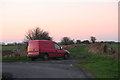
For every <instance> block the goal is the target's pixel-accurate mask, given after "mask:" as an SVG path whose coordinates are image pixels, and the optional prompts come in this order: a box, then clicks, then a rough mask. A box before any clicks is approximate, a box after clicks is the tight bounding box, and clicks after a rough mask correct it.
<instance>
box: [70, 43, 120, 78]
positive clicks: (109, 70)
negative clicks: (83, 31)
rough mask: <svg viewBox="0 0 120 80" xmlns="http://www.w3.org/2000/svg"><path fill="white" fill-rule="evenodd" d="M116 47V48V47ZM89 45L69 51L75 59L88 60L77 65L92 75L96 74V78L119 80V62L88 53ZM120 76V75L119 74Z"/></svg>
mask: <svg viewBox="0 0 120 80" xmlns="http://www.w3.org/2000/svg"><path fill="white" fill-rule="evenodd" d="M115 47H116V46H115ZM88 49H89V45H80V46H77V47H75V48H71V49H68V50H69V51H70V52H71V55H72V56H73V57H75V58H85V57H88V59H85V60H82V61H79V64H76V65H77V66H79V67H82V68H84V69H86V70H88V71H90V72H91V73H93V74H94V76H95V77H96V78H118V77H119V76H118V63H119V65H120V62H118V60H116V59H114V58H111V57H108V56H107V55H102V54H93V53H90V52H88ZM119 75H120V73H119Z"/></svg>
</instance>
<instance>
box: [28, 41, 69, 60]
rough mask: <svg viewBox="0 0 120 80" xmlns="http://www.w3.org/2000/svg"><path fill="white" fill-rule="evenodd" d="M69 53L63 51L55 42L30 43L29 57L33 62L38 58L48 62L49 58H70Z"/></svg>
mask: <svg viewBox="0 0 120 80" xmlns="http://www.w3.org/2000/svg"><path fill="white" fill-rule="evenodd" d="M69 55H70V53H69V51H67V50H64V49H62V47H61V46H60V45H59V44H57V43H56V42H54V41H50V40H31V41H29V42H28V54H27V56H28V57H29V58H31V60H32V61H33V60H35V59H36V58H38V57H42V58H43V59H44V60H47V59H48V58H49V57H56V58H57V57H63V58H64V59H68V58H69Z"/></svg>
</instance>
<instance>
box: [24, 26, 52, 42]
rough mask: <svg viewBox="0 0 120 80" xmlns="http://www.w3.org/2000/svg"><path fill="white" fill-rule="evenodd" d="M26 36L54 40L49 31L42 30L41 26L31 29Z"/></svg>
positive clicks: (33, 38)
mask: <svg viewBox="0 0 120 80" xmlns="http://www.w3.org/2000/svg"><path fill="white" fill-rule="evenodd" d="M25 38H26V39H27V41H28V40H52V37H50V36H49V33H48V32H47V31H43V30H41V29H40V28H39V27H36V28H34V29H31V30H29V31H28V32H27V33H26V35H25Z"/></svg>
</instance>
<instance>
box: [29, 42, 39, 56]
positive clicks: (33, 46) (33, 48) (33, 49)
mask: <svg viewBox="0 0 120 80" xmlns="http://www.w3.org/2000/svg"><path fill="white" fill-rule="evenodd" d="M28 55H39V41H29V43H28Z"/></svg>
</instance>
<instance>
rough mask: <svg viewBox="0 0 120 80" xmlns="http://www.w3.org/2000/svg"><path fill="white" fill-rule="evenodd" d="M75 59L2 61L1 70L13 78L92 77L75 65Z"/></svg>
mask: <svg viewBox="0 0 120 80" xmlns="http://www.w3.org/2000/svg"><path fill="white" fill-rule="evenodd" d="M74 63H75V60H49V61H34V62H10V63H3V69H2V70H3V72H9V73H11V74H12V75H13V78H92V75H91V74H90V73H88V72H86V71H83V70H82V69H80V68H78V67H75V66H74V65H73V64H74Z"/></svg>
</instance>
